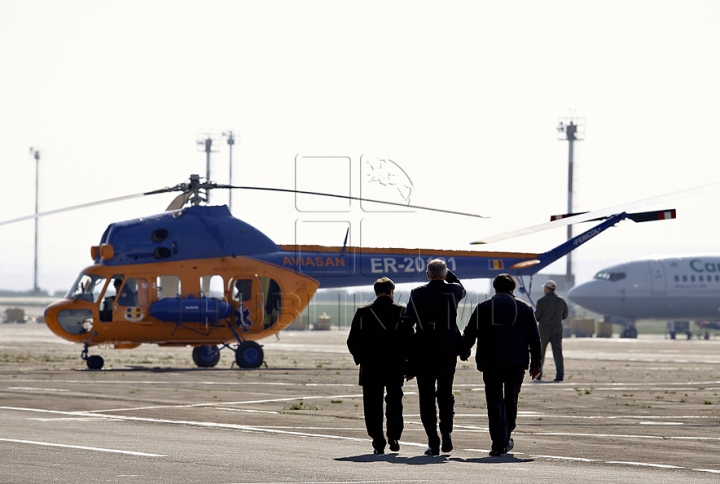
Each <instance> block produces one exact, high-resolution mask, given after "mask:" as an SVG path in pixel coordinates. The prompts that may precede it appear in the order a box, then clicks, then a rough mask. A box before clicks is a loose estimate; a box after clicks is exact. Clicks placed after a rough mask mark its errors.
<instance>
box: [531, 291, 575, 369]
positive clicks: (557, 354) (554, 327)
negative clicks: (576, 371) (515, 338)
mask: <svg viewBox="0 0 720 484" xmlns="http://www.w3.org/2000/svg"><path fill="white" fill-rule="evenodd" d="M555 287H556V286H555V281H547V282H546V283H545V284H543V290H544V291H545V295H544V296H543V297H541V298H540V299H538V302H537V310H536V311H535V318H536V319H537V320H538V323H539V324H540V346H541V347H540V353H541V354H542V359H541V361H540V365H541V366H540V376H539V377H538V380H540V379H542V368H543V367H544V366H545V350H546V349H547V345H548V343H550V345H551V346H552V353H553V359H554V360H555V381H563V378H565V365H564V362H563V354H562V338H563V324H562V322H563V319H565V318H567V317H568V306H567V303H566V302H565V300H564V299H563V298H562V297H560V296H558V295H557V294H555Z"/></svg>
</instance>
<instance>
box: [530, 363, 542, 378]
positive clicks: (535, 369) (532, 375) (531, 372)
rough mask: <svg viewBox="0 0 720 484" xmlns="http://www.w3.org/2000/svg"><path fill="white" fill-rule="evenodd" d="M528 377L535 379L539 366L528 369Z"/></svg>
mask: <svg viewBox="0 0 720 484" xmlns="http://www.w3.org/2000/svg"><path fill="white" fill-rule="evenodd" d="M530 376H531V377H532V379H533V380H534V379H535V378H537V377H539V376H540V367H539V366H533V367H532V368H530Z"/></svg>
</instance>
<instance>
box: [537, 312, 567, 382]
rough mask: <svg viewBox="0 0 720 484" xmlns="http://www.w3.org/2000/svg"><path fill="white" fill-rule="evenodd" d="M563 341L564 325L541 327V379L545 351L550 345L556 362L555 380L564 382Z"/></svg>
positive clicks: (545, 325)
mask: <svg viewBox="0 0 720 484" xmlns="http://www.w3.org/2000/svg"><path fill="white" fill-rule="evenodd" d="M562 339H563V325H562V323H556V324H552V325H548V324H541V325H540V356H542V360H541V362H540V373H541V374H540V378H542V377H543V375H542V369H543V367H544V366H545V350H547V346H548V343H550V346H551V347H552V353H553V360H555V378H557V379H558V380H562V379H563V377H564V376H565V365H564V362H563V354H562Z"/></svg>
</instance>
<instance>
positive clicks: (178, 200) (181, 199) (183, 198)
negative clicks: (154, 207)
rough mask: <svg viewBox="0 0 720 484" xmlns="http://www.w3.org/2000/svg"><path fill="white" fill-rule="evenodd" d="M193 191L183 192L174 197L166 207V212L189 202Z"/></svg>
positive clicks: (177, 208)
mask: <svg viewBox="0 0 720 484" xmlns="http://www.w3.org/2000/svg"><path fill="white" fill-rule="evenodd" d="M191 195H192V193H181V194H180V195H178V196H177V197H175V198H174V199H173V201H172V202H170V205H168V207H167V208H166V209H165V211H166V212H170V211H171V210H179V209H181V208H182V207H183V205H185V203H187V201H188V200H190V196H191Z"/></svg>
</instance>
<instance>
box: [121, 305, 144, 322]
mask: <svg viewBox="0 0 720 484" xmlns="http://www.w3.org/2000/svg"><path fill="white" fill-rule="evenodd" d="M143 316H144V315H143V311H142V308H136V307H131V308H125V319H127V320H128V321H131V322H133V323H135V322H137V321H140V320H141V319H142V318H143Z"/></svg>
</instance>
